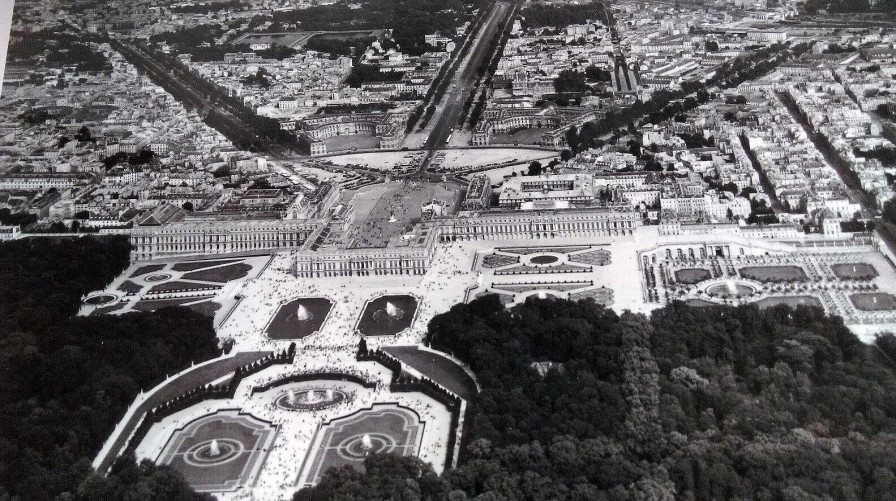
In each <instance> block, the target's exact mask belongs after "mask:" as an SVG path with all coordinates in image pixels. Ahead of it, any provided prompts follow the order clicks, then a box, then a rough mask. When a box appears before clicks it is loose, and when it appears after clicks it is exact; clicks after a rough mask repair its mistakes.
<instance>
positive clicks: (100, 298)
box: [84, 293, 118, 306]
mask: <svg viewBox="0 0 896 501" xmlns="http://www.w3.org/2000/svg"><path fill="white" fill-rule="evenodd" d="M117 300H118V296H116V295H115V294H107V293H104V294H97V295H95V296H90V297H88V298H87V299H85V300H84V304H89V305H91V306H99V305H104V304H110V303H114V302H115V301H117Z"/></svg>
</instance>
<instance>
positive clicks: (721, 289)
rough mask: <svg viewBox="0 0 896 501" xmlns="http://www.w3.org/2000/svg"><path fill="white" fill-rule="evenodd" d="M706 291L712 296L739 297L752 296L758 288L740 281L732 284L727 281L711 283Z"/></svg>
mask: <svg viewBox="0 0 896 501" xmlns="http://www.w3.org/2000/svg"><path fill="white" fill-rule="evenodd" d="M706 293H707V294H709V295H710V296H713V297H720V298H723V299H737V298H742V297H750V296H752V295H753V294H756V289H754V288H753V287H751V286H749V285H745V284H742V283H739V282H733V283H730V284H729V283H727V282H726V283H720V284H715V285H710V286H709V287H707V288H706Z"/></svg>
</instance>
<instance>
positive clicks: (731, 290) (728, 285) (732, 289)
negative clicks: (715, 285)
mask: <svg viewBox="0 0 896 501" xmlns="http://www.w3.org/2000/svg"><path fill="white" fill-rule="evenodd" d="M725 290H726V291H728V295H729V296H731V297H737V284H735V283H734V280H726V281H725Z"/></svg>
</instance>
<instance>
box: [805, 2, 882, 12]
mask: <svg viewBox="0 0 896 501" xmlns="http://www.w3.org/2000/svg"><path fill="white" fill-rule="evenodd" d="M803 8H804V9H805V10H806V11H807V12H809V13H810V14H814V13H816V12H820V11H824V12H827V13H829V14H841V13H849V12H881V13H885V12H886V13H889V12H896V0H878V1H875V2H870V1H869V0H806V3H805V5H804V6H803Z"/></svg>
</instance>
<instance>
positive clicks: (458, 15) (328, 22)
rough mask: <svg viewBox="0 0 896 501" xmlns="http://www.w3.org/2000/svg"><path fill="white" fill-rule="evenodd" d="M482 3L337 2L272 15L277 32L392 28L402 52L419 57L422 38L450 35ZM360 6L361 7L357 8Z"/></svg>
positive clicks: (423, 45) (442, 0) (454, 0)
mask: <svg viewBox="0 0 896 501" xmlns="http://www.w3.org/2000/svg"><path fill="white" fill-rule="evenodd" d="M487 3H488V2H486V1H484V0H474V1H469V0H468V1H462V0H367V1H362V2H355V3H354V4H350V3H349V2H339V3H335V4H332V5H320V6H316V7H311V8H308V9H301V10H292V11H278V12H275V13H274V18H273V19H274V24H275V27H276V29H277V30H281V29H285V27H286V26H287V25H294V24H298V28H299V29H301V30H303V31H314V30H360V29H392V38H393V39H394V40H395V42H396V43H398V45H399V46H400V47H401V50H402V51H403V52H405V53H407V54H410V55H415V56H416V55H420V54H423V53H424V52H426V51H427V50H430V47H429V46H428V45H426V43H425V41H424V39H423V37H424V35H427V34H431V33H435V32H437V31H438V32H442V33H444V34H446V35H453V34H454V30H455V28H456V27H458V26H460V25H461V24H463V23H464V21H470V20H472V9H474V8H479V7H482V6H484V5H486V4H487ZM358 5H360V8H357V6H358Z"/></svg>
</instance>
